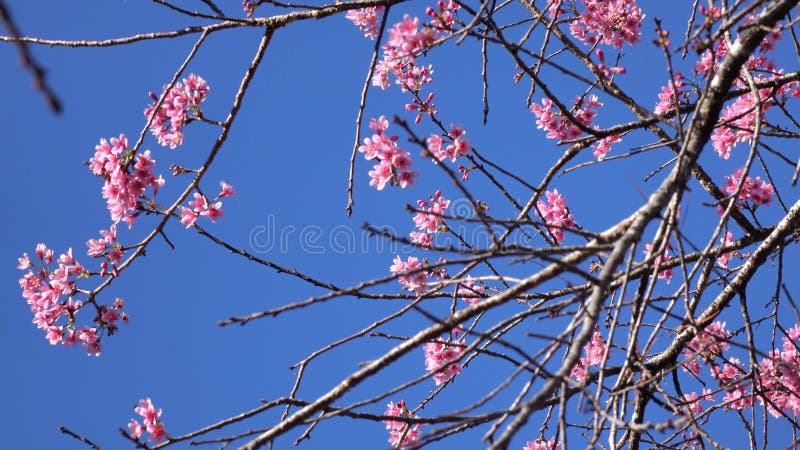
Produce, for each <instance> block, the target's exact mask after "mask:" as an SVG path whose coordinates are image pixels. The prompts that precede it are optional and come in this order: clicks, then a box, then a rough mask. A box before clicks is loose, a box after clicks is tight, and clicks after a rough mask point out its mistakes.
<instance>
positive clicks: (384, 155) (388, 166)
mask: <svg viewBox="0 0 800 450" xmlns="http://www.w3.org/2000/svg"><path fill="white" fill-rule="evenodd" d="M369 127H370V128H371V129H372V130H374V131H375V134H373V135H372V137H371V138H365V139H364V145H361V146H359V147H358V151H359V152H361V153H363V154H364V158H366V159H367V160H375V159H377V160H378V164H376V165H375V166H373V167H372V170H371V171H370V172H369V176H370V178H371V180H370V182H369V185H370V186H375V188H376V189H378V190H379V191H380V190H383V188H385V187H386V184H387V183H389V184H391V185H399V186H400V187H401V188H405V187H407V186H413V185H414V178H416V177H417V176H419V174H418V173H417V172H414V171H412V170H411V166H412V164H413V163H412V162H411V154H410V153H408V152H406V151H405V150H403V149H402V148H401V147H400V146H398V145H397V139H398V138H397V136H389V135H388V134H386V129H387V128H389V121H387V120H386V117H385V116H381V117H380V118H378V119H372V120H370V122H369Z"/></svg>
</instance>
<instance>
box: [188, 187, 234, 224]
mask: <svg viewBox="0 0 800 450" xmlns="http://www.w3.org/2000/svg"><path fill="white" fill-rule="evenodd" d="M219 185H220V187H221V190H220V192H219V194H217V196H216V197H214V200H212V201H208V199H207V198H206V196H205V195H203V194H201V193H199V192H195V193H194V200H190V201H189V206H191V208H187V207H185V206H181V207H180V208H181V223H182V224H184V225H186V228H189V227H191V226H192V225H194V224H195V222H197V219H198V218H199V217H200V216H208V218H209V219H211V222H216V221H217V219H219V218H220V217H222V216H224V215H225V214H224V213H223V212H222V202H221V201H218V200H219V199H221V198H223V197H233V196H234V195H236V191H235V190H234V189H233V186H231V185H230V184H228V183H226V182H224V181H220V182H219Z"/></svg>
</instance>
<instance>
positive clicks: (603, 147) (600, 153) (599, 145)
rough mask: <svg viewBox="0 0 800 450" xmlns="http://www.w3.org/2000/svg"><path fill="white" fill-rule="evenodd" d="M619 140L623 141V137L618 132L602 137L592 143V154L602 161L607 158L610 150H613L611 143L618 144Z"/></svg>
mask: <svg viewBox="0 0 800 450" xmlns="http://www.w3.org/2000/svg"><path fill="white" fill-rule="evenodd" d="M619 142H622V137H621V136H620V135H618V134H612V135H610V136H606V137H604V138H602V139H600V140H599V141H597V142H595V143H594V144H592V150H593V151H592V156H594V157H595V158H596V159H597V160H598V161H602V160H603V159H605V157H606V155H607V154H608V152H610V151H611V144H616V143H619Z"/></svg>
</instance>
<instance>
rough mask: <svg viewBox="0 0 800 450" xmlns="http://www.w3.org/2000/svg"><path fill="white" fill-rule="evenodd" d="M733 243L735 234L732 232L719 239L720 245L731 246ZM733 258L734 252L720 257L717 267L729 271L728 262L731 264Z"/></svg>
mask: <svg viewBox="0 0 800 450" xmlns="http://www.w3.org/2000/svg"><path fill="white" fill-rule="evenodd" d="M731 242H733V233H731V232H730V231H728V232H727V233H725V236H722V237H721V238H719V243H720V244H721V245H725V244H730V243H731ZM732 257H733V252H727V253H723V254H721V255H719V257H718V258H717V265H718V266H720V267H722V268H723V269H727V268H728V262H730V260H731V258H732Z"/></svg>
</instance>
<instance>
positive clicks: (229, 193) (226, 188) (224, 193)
mask: <svg viewBox="0 0 800 450" xmlns="http://www.w3.org/2000/svg"><path fill="white" fill-rule="evenodd" d="M219 185H220V187H221V188H222V190H221V191H219V194H217V198H222V197H233V196H235V195H236V190H234V189H233V186H231V185H230V184H228V183H226V182H224V181H220V182H219Z"/></svg>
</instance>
